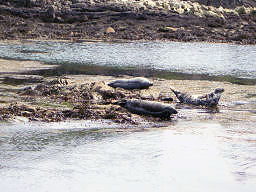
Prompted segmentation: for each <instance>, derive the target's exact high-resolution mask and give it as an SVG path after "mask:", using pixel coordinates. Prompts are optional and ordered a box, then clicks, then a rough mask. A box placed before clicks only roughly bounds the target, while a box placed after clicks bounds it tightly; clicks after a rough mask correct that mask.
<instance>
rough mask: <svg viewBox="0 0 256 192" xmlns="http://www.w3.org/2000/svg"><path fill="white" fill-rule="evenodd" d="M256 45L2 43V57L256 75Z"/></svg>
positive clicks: (203, 72)
mask: <svg viewBox="0 0 256 192" xmlns="http://www.w3.org/2000/svg"><path fill="white" fill-rule="evenodd" d="M255 55H256V46H254V45H250V46H249V45H233V44H208V43H178V42H145V43H141V42H131V43H64V42H30V43H19V44H13V43H12V44H7V43H1V44H0V57H2V58H9V59H23V60H37V61H42V62H48V63H58V64H63V63H70V64H72V65H73V67H74V68H75V67H76V64H83V65H95V66H112V67H117V66H118V67H120V66H121V67H124V66H126V67H130V68H138V69H139V68H146V69H154V70H164V71H171V72H182V73H188V74H194V73H196V74H207V75H214V76H219V75H231V76H234V77H242V78H254V79H255V78H256V57H255Z"/></svg>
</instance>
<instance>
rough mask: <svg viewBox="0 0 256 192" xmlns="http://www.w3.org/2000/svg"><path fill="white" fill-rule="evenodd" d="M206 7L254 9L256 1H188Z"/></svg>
mask: <svg viewBox="0 0 256 192" xmlns="http://www.w3.org/2000/svg"><path fill="white" fill-rule="evenodd" d="M189 1H191V2H198V3H200V4H203V5H207V6H214V7H220V6H222V7H223V8H229V9H234V8H235V7H237V6H242V5H244V6H246V7H256V0H189Z"/></svg>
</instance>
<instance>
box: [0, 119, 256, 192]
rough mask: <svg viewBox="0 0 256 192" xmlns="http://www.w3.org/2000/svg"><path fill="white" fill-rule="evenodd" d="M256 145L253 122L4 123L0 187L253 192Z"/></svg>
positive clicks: (112, 191) (19, 190) (20, 189)
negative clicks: (123, 127)
mask: <svg viewBox="0 0 256 192" xmlns="http://www.w3.org/2000/svg"><path fill="white" fill-rule="evenodd" d="M102 126H104V129H103V128H102ZM241 130H243V132H241ZM255 147H256V130H255V129H254V128H252V125H250V124H248V125H246V124H245V125H243V126H242V127H241V125H239V126H238V125H237V124H235V123H233V124H219V123H217V122H192V123H191V122H178V123H177V124H174V125H170V126H169V127H165V128H157V129H150V128H146V129H138V128H137V129H136V130H135V129H134V128H130V129H126V130H123V131H120V130H119V129H117V128H116V127H115V126H113V125H111V126H110V125H109V124H104V123H93V122H77V123H52V124H51V123H50V124H35V123H34V124H16V125H2V126H1V129H0V154H1V156H0V185H1V189H4V191H5V192H12V191H17V192H24V191H38V192H41V191H42V192H44V191H57V190H58V191H63V192H65V191H78V192H79V191H81V192H82V191H104V192H105V191H109V192H115V191H116V192H118V191H120V190H122V191H127V192H128V191H152V192H155V191H163V192H165V191H166V192H168V191H182V192H184V191H189V192H191V191H195V192H200V191H202V192H204V191H212V192H215V191H220V192H226V191H232V192H244V191H246V192H254V191H255V187H256V153H255Z"/></svg>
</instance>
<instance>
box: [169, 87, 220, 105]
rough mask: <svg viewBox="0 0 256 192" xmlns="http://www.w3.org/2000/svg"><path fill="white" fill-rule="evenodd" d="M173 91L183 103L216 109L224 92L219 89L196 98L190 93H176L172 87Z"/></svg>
mask: <svg viewBox="0 0 256 192" xmlns="http://www.w3.org/2000/svg"><path fill="white" fill-rule="evenodd" d="M171 90H172V92H173V93H174V94H175V95H176V97H177V98H178V100H179V101H180V102H181V103H185V104H191V105H197V106H200V105H201V106H206V107H216V106H217V105H218V103H219V100H220V97H221V94H222V93H223V92H224V89H223V88H217V89H215V90H214V91H213V92H211V93H209V94H205V95H202V96H198V97H194V96H192V95H190V94H188V93H181V92H179V91H176V90H174V89H173V88H172V87H171Z"/></svg>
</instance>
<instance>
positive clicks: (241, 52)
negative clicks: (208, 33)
mask: <svg viewBox="0 0 256 192" xmlns="http://www.w3.org/2000/svg"><path fill="white" fill-rule="evenodd" d="M255 48H256V46H242V45H232V44H202V43H170V42H169V43H166V42H147V43H137V42H132V43H122V44H121V43H64V42H27V43H19V44H15V43H12V44H7V43H1V44H0V57H2V58H8V59H22V60H36V61H42V62H47V63H57V64H67V63H68V64H70V65H71V67H72V68H76V66H78V67H77V68H78V69H80V67H81V66H82V65H91V66H110V67H123V66H126V67H128V68H141V69H154V70H163V71H172V72H182V73H191V74H194V73H197V74H198V73H199V74H209V75H231V76H234V77H243V78H244V77H245V78H252V79H256V57H255V54H256V49H255ZM68 69H70V68H68ZM119 128H120V125H113V123H109V122H91V121H85V122H83V121H78V122H62V123H49V124H41V123H16V124H12V125H10V124H0V186H1V190H3V191H4V192H13V191H16V192H27V191H37V192H45V191H62V192H65V191H72V192H73V191H77V192H80V191H81V192H82V191H83V192H84V191H93V192H94V191H97V192H98V191H102V192H115V191H118V192H119V191H127V192H128V191H129V192H130V191H149V192H151V191H152V192H156V191H161V192H169V191H179V192H193V191H194V192H205V191H212V192H216V191H218V192H229V191H232V192H245V191H246V192H254V191H255V188H256V153H255V152H256V129H255V125H254V124H253V123H250V122H249V123H241V122H237V123H236V122H235V121H233V122H230V123H226V124H223V123H222V124H220V123H219V122H212V121H210V120H208V121H205V122H194V121H185V120H184V121H182V120H180V121H179V122H177V123H174V124H172V125H170V126H168V127H162V128H145V129H142V128H138V127H129V128H126V129H119Z"/></svg>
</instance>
